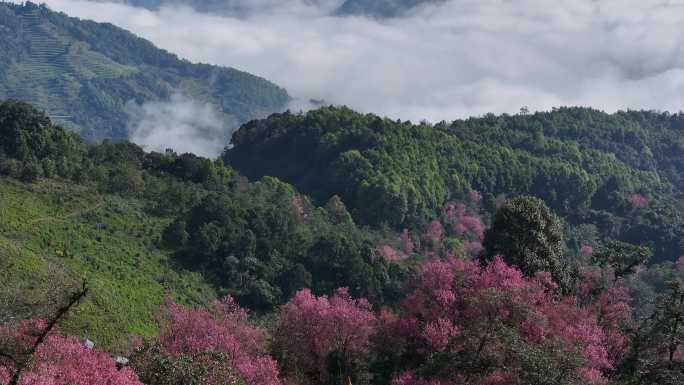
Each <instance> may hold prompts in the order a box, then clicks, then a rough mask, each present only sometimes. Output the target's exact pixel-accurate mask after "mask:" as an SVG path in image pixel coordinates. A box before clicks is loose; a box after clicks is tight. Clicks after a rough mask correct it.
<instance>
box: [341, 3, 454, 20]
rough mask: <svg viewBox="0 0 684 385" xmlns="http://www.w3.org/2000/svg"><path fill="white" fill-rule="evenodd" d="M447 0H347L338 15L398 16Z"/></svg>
mask: <svg viewBox="0 0 684 385" xmlns="http://www.w3.org/2000/svg"><path fill="white" fill-rule="evenodd" d="M445 1H446V0H346V1H345V2H344V3H342V5H341V6H340V8H339V9H338V10H337V14H338V15H366V16H373V17H380V18H385V17H396V16H401V15H402V14H403V13H405V12H407V11H409V10H411V9H413V8H416V7H419V6H422V5H429V4H439V3H444V2H445Z"/></svg>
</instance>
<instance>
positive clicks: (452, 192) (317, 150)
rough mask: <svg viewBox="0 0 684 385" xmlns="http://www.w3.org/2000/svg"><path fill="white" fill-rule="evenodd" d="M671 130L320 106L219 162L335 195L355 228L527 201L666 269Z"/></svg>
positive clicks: (674, 169)
mask: <svg viewBox="0 0 684 385" xmlns="http://www.w3.org/2000/svg"><path fill="white" fill-rule="evenodd" d="M683 123H684V117H682V115H679V114H675V115H671V114H666V113H653V112H626V113H617V114H613V115H608V114H605V113H603V112H599V111H595V110H590V109H584V108H562V109H558V110H555V111H553V112H548V113H536V114H533V115H523V114H520V115H515V116H509V115H503V116H494V115H489V116H485V117H483V118H473V119H468V120H459V121H454V122H452V123H439V124H435V125H431V124H427V123H425V124H413V123H410V122H400V121H392V120H389V119H382V118H380V117H377V116H375V115H362V114H358V113H356V112H354V111H351V110H348V109H346V108H323V109H320V110H317V111H312V112H309V113H307V114H291V113H284V114H277V115H273V116H271V117H270V118H268V119H266V120H259V121H254V122H250V123H249V124H247V125H245V126H244V127H242V129H241V130H240V131H239V132H237V133H236V134H235V135H234V136H233V144H234V147H233V148H231V149H229V150H227V152H226V153H225V155H224V159H225V160H226V162H227V163H229V164H230V165H231V166H233V167H234V168H236V169H237V170H239V171H240V172H241V173H243V174H244V175H247V176H248V177H250V178H259V177H261V176H264V175H270V176H276V177H278V178H281V179H283V180H284V181H287V182H289V183H292V184H293V185H295V186H296V187H297V188H298V189H300V190H301V191H302V192H305V193H307V194H310V195H311V196H312V197H313V198H314V199H315V200H316V201H318V202H325V200H327V199H328V198H330V197H331V196H333V195H336V194H337V195H339V196H340V197H341V198H342V201H343V202H344V203H345V204H346V205H347V206H348V207H349V209H350V211H351V213H352V215H353V216H354V218H355V219H357V220H358V221H359V222H360V223H364V224H369V225H380V224H383V223H386V224H388V225H390V226H393V227H395V228H397V229H400V228H402V227H413V226H416V225H421V224H423V223H425V221H426V220H428V219H429V218H433V217H434V216H435V215H437V213H438V212H439V211H440V210H441V208H442V206H443V205H444V202H446V201H448V200H450V199H460V198H461V197H462V196H464V194H466V192H467V191H469V190H471V189H472V190H476V191H479V192H480V193H481V194H482V196H483V204H484V208H485V210H486V211H487V212H489V213H492V212H493V211H494V210H495V209H496V207H497V205H498V202H499V201H500V200H501V199H504V198H505V197H510V196H516V195H533V196H537V197H539V198H542V199H543V200H544V201H545V202H546V203H547V204H548V205H549V206H550V207H551V208H552V209H553V210H555V211H556V212H557V213H559V214H561V215H562V216H563V217H564V218H565V219H566V221H568V222H569V223H570V224H572V225H573V226H575V227H577V228H580V229H583V230H584V231H588V232H589V233H588V234H585V236H588V237H590V238H592V239H594V238H595V239H597V240H598V239H601V238H603V239H606V238H615V239H620V240H623V241H628V242H632V243H637V244H643V245H647V246H649V247H651V248H652V249H653V250H654V252H655V255H656V260H668V259H669V260H673V259H675V258H677V257H679V256H680V255H682V254H684V247H683V246H684V245H683V244H682V243H681V239H682V238H683V237H682V236H683V235H684V233H683V231H684V227H682V224H683V223H682V219H681V214H680V213H681V212H682V211H681V210H682V207H681V203H680V199H679V197H680V196H681V193H682V189H683V188H684V185H683V184H682V179H681V175H682V170H684V163H683V162H684V145H683V143H684V135H683V133H684V131H682V129H683V128H684V125H683ZM586 241H588V239H587V240H586Z"/></svg>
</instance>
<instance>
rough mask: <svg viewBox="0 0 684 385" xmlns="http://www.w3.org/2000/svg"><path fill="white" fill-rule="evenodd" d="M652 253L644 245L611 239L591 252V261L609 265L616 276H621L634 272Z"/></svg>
mask: <svg viewBox="0 0 684 385" xmlns="http://www.w3.org/2000/svg"><path fill="white" fill-rule="evenodd" d="M652 255H653V253H652V252H651V250H649V249H648V248H646V247H643V246H637V245H632V244H629V243H626V242H620V241H615V240H612V241H609V242H608V243H607V244H606V245H604V246H602V247H600V248H599V249H598V250H596V251H594V252H593V254H592V261H593V262H594V264H597V265H600V266H610V267H611V268H613V270H614V271H615V275H616V276H617V277H622V276H625V275H628V274H632V273H634V269H636V268H637V267H639V266H641V265H643V264H645V263H646V262H648V260H649V259H650V258H651V256H652Z"/></svg>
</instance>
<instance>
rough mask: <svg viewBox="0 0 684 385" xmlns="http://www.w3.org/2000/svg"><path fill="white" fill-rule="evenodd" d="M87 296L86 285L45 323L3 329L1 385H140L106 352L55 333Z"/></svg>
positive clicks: (0, 352)
mask: <svg viewBox="0 0 684 385" xmlns="http://www.w3.org/2000/svg"><path fill="white" fill-rule="evenodd" d="M87 293H88V286H87V284H86V282H83V286H82V288H81V289H80V290H78V291H76V292H74V293H73V294H72V295H71V296H70V298H69V299H68V300H67V301H66V303H65V304H64V305H63V306H61V307H60V308H59V309H57V311H56V313H55V314H54V315H53V316H52V317H50V318H49V319H48V320H46V321H42V320H37V321H25V322H22V323H21V324H20V325H19V327H18V328H16V329H9V328H0V383H3V384H8V385H29V384H54V385H102V384H106V385H141V383H140V382H139V381H138V378H137V377H136V375H135V373H133V371H132V370H131V369H130V368H123V369H122V370H120V368H117V365H116V363H115V362H114V360H113V359H112V358H111V357H110V356H109V355H108V354H107V353H105V352H102V351H99V350H95V349H90V348H88V347H87V346H84V344H82V343H80V342H78V341H77V340H76V339H74V338H71V337H66V336H63V335H60V334H59V333H57V332H55V330H56V328H57V324H58V323H59V322H60V321H61V320H62V318H64V316H65V315H66V314H67V313H68V312H69V311H70V310H71V309H72V308H73V307H74V306H76V305H77V304H78V303H79V302H80V301H81V300H82V299H83V298H84V297H85V296H86V294H87Z"/></svg>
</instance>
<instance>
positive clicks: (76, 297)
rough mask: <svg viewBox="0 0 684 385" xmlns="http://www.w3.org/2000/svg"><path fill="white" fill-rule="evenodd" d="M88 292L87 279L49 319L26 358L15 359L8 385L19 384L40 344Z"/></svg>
mask: <svg viewBox="0 0 684 385" xmlns="http://www.w3.org/2000/svg"><path fill="white" fill-rule="evenodd" d="M86 294H88V282H87V281H86V280H83V286H82V287H81V290H79V291H77V292H75V293H74V294H72V295H71V297H70V298H69V301H68V302H67V303H66V305H64V306H62V307H61V308H59V309H57V313H55V315H54V316H53V317H52V318H51V319H50V320H49V321H48V323H47V326H46V327H45V329H43V331H42V332H41V333H40V334H39V335H38V338H37V339H36V342H34V343H33V346H31V348H30V349H29V350H28V351H27V352H26V358H25V359H24V360H22V361H21V362H17V361H16V360H15V363H16V366H17V368H16V370H15V372H14V375H13V376H12V380H11V381H10V382H9V384H8V385H18V384H19V379H20V378H21V373H22V372H23V371H24V369H26V367H28V365H29V364H30V363H31V359H32V358H33V355H34V354H36V351H37V350H38V347H40V345H41V344H42V343H43V342H44V341H45V338H46V337H47V336H48V335H49V334H50V332H51V331H52V329H54V327H55V326H56V325H57V323H59V321H60V320H61V319H62V318H64V316H65V315H66V314H67V313H68V312H69V310H71V308H72V307H74V306H75V305H77V304H78V303H79V302H80V301H81V299H83V297H85V296H86Z"/></svg>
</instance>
